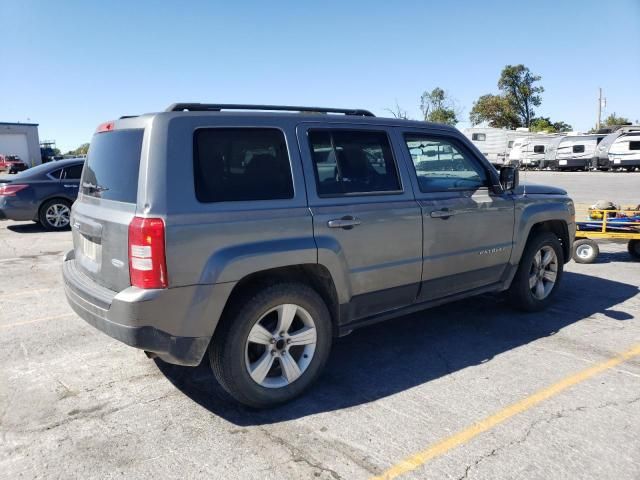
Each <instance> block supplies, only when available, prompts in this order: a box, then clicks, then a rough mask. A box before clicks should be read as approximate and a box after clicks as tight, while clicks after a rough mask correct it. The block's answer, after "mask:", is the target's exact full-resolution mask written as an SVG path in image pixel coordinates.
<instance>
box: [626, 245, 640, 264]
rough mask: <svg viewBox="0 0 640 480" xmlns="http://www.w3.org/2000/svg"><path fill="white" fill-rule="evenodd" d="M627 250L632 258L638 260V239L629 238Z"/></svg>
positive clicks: (639, 247) (639, 258)
mask: <svg viewBox="0 0 640 480" xmlns="http://www.w3.org/2000/svg"><path fill="white" fill-rule="evenodd" d="M627 250H628V251H629V255H631V257H633V259H634V260H640V240H629V243H628V244H627Z"/></svg>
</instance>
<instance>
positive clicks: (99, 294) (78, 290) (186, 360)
mask: <svg viewBox="0 0 640 480" xmlns="http://www.w3.org/2000/svg"><path fill="white" fill-rule="evenodd" d="M62 274H63V279H64V288H65V294H66V297H67V301H68V302H69V305H71V308H73V310H74V311H75V312H76V313H77V314H78V315H79V316H80V317H81V318H82V319H84V320H85V321H86V322H87V323H89V324H90V325H92V326H94V327H95V328H97V329H98V330H100V331H102V332H104V333H106V334H107V335H109V336H110V337H112V338H115V339H116V340H120V341H121V342H122V343H125V344H127V345H129V346H132V347H135V348H140V349H143V350H147V351H149V352H153V353H155V354H157V356H158V357H159V358H161V359H162V360H164V361H166V362H168V363H173V364H177V365H189V366H195V365H198V364H199V363H200V361H201V360H202V357H203V356H204V354H205V352H206V350H207V347H208V346H209V342H210V341H211V335H212V334H213V329H214V327H215V324H213V322H211V320H210V319H209V322H208V325H205V326H204V327H202V326H198V325H196V326H194V325H193V324H192V322H189V318H190V317H193V312H189V311H188V307H185V306H184V305H187V304H188V303H189V301H190V300H191V294H193V292H191V291H188V290H189V289H191V288H196V287H189V288H184V289H183V288H179V289H174V290H179V291H180V292H177V293H176V292H172V291H171V289H170V290H141V289H138V288H136V287H129V288H127V289H125V290H123V291H122V292H114V291H112V290H109V289H107V288H104V287H102V286H100V285H98V284H96V283H95V282H93V281H92V280H91V279H90V278H89V277H87V276H86V275H84V274H83V273H82V272H81V271H80V270H79V269H78V268H77V265H76V261H75V259H74V256H73V251H71V252H69V253H67V255H65V258H64V262H63V267H62ZM177 295H179V296H181V297H184V298H183V300H182V301H181V300H179V299H178V298H177ZM185 309H186V310H185ZM198 317H199V316H198ZM158 323H160V324H162V323H165V324H169V323H170V324H172V326H173V328H174V329H177V331H178V332H179V331H180V330H183V331H185V333H186V335H180V334H176V331H174V332H172V333H169V332H167V331H166V329H163V328H160V327H159V326H158ZM203 328H204V329H205V330H209V328H210V331H209V332H208V333H209V334H208V335H197V336H193V335H190V332H193V331H194V330H198V329H200V330H202V329H203Z"/></svg>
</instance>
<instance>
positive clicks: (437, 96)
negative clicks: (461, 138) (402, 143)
mask: <svg viewBox="0 0 640 480" xmlns="http://www.w3.org/2000/svg"><path fill="white" fill-rule="evenodd" d="M420 110H422V115H423V118H424V120H425V121H426V122H435V123H445V124H447V125H455V124H456V123H458V112H457V111H456V105H455V101H454V100H453V99H452V98H451V97H450V95H449V94H448V93H447V92H445V91H444V90H443V89H442V88H440V87H436V88H434V89H433V90H431V92H424V93H423V94H422V96H421V97H420Z"/></svg>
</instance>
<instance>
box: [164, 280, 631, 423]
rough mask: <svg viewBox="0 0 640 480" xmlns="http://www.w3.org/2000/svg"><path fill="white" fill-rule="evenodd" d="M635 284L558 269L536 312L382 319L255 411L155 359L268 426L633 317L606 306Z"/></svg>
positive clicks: (194, 393)
mask: <svg viewBox="0 0 640 480" xmlns="http://www.w3.org/2000/svg"><path fill="white" fill-rule="evenodd" d="M637 293H638V287H637V286H634V285H629V284H625V283H621V282H615V281H611V280H607V279H603V278H597V277H592V276H588V275H582V274H577V273H571V272H565V276H564V281H563V285H562V287H561V291H559V295H558V297H557V300H556V303H555V304H554V305H553V306H552V307H551V308H549V309H548V310H546V311H545V312H541V313H534V314H525V313H521V312H517V311H514V310H512V309H511V308H510V307H509V306H508V305H506V304H505V302H504V300H503V299H502V297H500V296H498V295H485V296H481V297H475V298H471V299H467V300H464V301H460V302H456V303H451V304H449V305H444V306H441V307H437V308H433V309H430V310H424V311H422V312H418V313H416V314H412V315H408V316H405V317H401V318H397V319H393V320H389V321H387V322H385V323H380V324H377V325H374V326H371V327H368V328H363V329H361V330H357V331H355V332H353V333H352V334H351V335H349V336H347V337H344V338H341V339H337V340H336V342H335V343H334V347H333V350H332V352H331V357H330V359H329V361H328V363H327V366H326V368H325V370H324V373H323V374H322V375H321V377H320V378H319V380H318V381H317V382H316V383H315V385H314V386H313V387H312V388H311V389H310V390H308V391H307V392H306V393H305V394H304V395H303V396H302V397H300V398H298V399H296V400H294V401H292V402H289V403H288V404H286V405H284V406H281V407H277V408H274V409H271V410H264V411H256V410H252V409H249V408H246V407H243V406H242V405H239V404H237V403H236V402H235V401H233V400H232V399H231V398H230V397H229V396H228V395H227V394H226V393H225V392H224V391H223V390H222V388H221V387H220V386H219V385H218V383H217V382H216V380H215V378H214V377H213V374H212V373H211V371H210V369H209V365H208V359H207V358H205V359H204V360H203V362H202V364H201V365H200V366H199V367H197V368H189V367H180V366H176V365H169V364H166V363H164V362H162V361H159V360H157V361H156V363H157V365H158V368H159V369H160V370H161V371H162V373H163V374H164V375H165V376H166V377H167V378H168V379H169V380H170V381H171V382H172V383H173V384H174V385H175V386H176V387H177V388H178V389H180V390H181V391H182V392H183V393H184V394H185V395H187V396H188V397H190V398H191V399H192V400H193V401H195V402H197V403H198V404H200V405H201V406H202V407H204V408H206V409H207V410H209V411H210V412H212V413H213V414H215V415H218V416H220V417H222V418H224V419H225V420H227V421H229V422H232V423H234V424H236V425H240V426H248V425H260V424H270V423H276V422H281V421H286V420H291V419H295V418H300V417H304V416H307V415H312V414H316V413H320V412H327V411H332V410H338V409H342V408H347V407H353V406H355V405H361V404H365V403H368V402H372V401H375V400H377V399H379V398H383V397H386V396H389V395H393V394H395V393H398V392H402V391H404V390H407V389H409V388H412V387H415V386H417V385H421V384H424V383H426V382H429V381H430V380H433V379H436V378H439V377H442V376H446V375H448V374H450V373H452V372H455V371H458V370H462V369H464V368H467V367H470V366H474V365H478V364H481V363H485V362H487V361H490V360H491V359H492V358H493V357H494V356H496V355H499V354H501V353H503V352H506V351H509V350H512V349H514V348H518V347H520V346H522V345H526V344H527V343H530V342H533V341H535V340H537V339H539V338H543V337H547V336H549V335H553V334H555V333H556V332H558V331H559V330H561V329H562V328H564V327H566V326H568V325H571V324H572V323H575V322H578V321H580V320H582V319H584V318H586V317H589V316H591V315H593V314H596V313H600V314H603V315H605V316H606V317H608V318H610V319H612V320H615V321H624V320H628V319H631V318H633V317H632V316H631V315H629V314H627V313H625V312H619V311H616V310H615V309H614V307H615V306H616V305H617V304H619V303H621V302H624V301H625V300H627V299H629V298H631V297H633V296H634V295H636V294H637Z"/></svg>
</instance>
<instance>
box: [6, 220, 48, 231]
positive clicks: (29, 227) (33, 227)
mask: <svg viewBox="0 0 640 480" xmlns="http://www.w3.org/2000/svg"><path fill="white" fill-rule="evenodd" d="M7 230H11V231H12V232H16V233H44V232H47V230H45V229H44V228H42V225H40V224H39V223H35V222H30V223H19V224H17V225H7Z"/></svg>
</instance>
